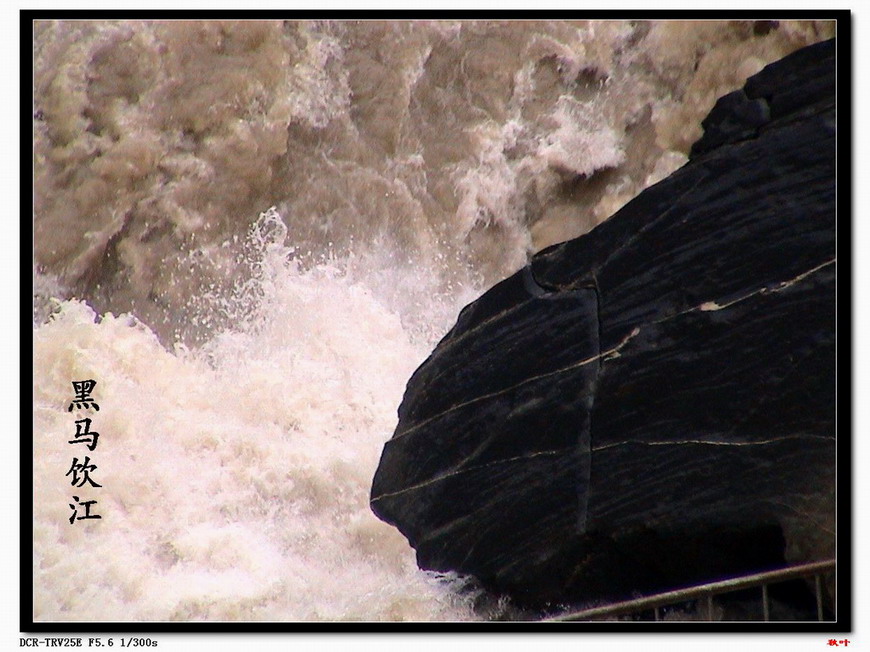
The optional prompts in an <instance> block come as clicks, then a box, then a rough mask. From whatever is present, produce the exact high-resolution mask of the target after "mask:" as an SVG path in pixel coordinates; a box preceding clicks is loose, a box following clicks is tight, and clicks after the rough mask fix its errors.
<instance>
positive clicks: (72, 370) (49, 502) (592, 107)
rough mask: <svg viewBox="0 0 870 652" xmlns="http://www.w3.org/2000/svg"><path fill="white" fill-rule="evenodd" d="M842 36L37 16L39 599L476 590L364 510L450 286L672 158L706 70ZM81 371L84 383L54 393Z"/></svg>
mask: <svg viewBox="0 0 870 652" xmlns="http://www.w3.org/2000/svg"><path fill="white" fill-rule="evenodd" d="M833 35H834V26H833V24H832V23H811V22H789V21H781V22H777V21H754V22H753V21H745V22H734V21H728V22H721V21H701V22H695V21H679V22H677V21H670V22H668V21H666V22H648V21H613V22H607V21H603V22H602V21H578V22H560V21H547V22H533V21H411V22H409V21H313V22H298V21H293V20H287V21H263V22H260V21H226V22H218V21H198V22H191V21H163V22H161V21H153V22H152V21H147V22H146V21H132V22H92V21H70V22H64V21H61V22H52V21H40V22H37V23H36V24H35V25H34V69H35V70H34V72H35V74H34V107H33V110H34V122H33V126H34V302H33V328H34V413H33V415H34V432H33V446H34V447H33V457H34V462H33V469H34V494H33V496H34V504H35V509H34V512H35V513H34V548H35V551H34V553H35V554H34V565H33V581H34V605H33V613H34V617H35V619H37V620H62V621H76V620H113V621H114V620H119V621H122V620H177V619H181V620H240V619H242V620H278V621H292V620H348V619H354V620H463V619H479V618H483V617H494V616H495V615H498V614H497V613H496V612H497V611H498V610H497V609H495V610H493V609H492V608H490V609H489V610H488V611H487V613H482V612H480V611H477V612H475V611H474V610H473V609H472V606H471V605H472V601H473V597H474V593H473V592H469V591H467V590H466V591H463V590H461V587H462V586H463V585H464V584H463V582H462V581H461V580H460V579H457V578H444V577H436V576H432V575H427V574H426V573H423V572H421V571H419V570H418V569H417V568H416V565H415V563H414V555H413V551H412V550H411V549H410V548H409V547H408V545H407V543H406V541H405V540H404V538H403V537H402V536H401V535H400V534H398V533H397V532H396V531H395V530H394V529H393V528H391V527H389V526H387V525H385V524H383V523H381V522H380V521H378V520H377V519H376V518H375V517H374V516H373V515H372V514H371V512H370V510H369V507H368V492H369V487H370V482H371V477H372V475H373V473H374V469H375V467H376V465H377V461H378V458H379V455H380V451H381V447H382V446H383V443H384V441H385V440H386V439H388V438H389V437H390V435H391V434H392V430H393V428H394V427H395V423H396V408H397V407H398V405H399V403H400V401H401V397H402V392H403V389H404V385H405V382H406V381H407V379H408V377H409V376H410V374H411V373H412V372H413V370H414V369H415V368H416V366H417V365H418V364H419V363H420V362H422V361H423V360H424V359H425V358H426V356H427V355H428V354H429V352H430V351H431V349H432V347H433V346H434V344H435V343H436V342H437V341H438V339H440V337H441V336H442V335H443V334H444V333H445V332H446V331H447V330H448V329H449V328H450V326H451V325H452V324H453V321H454V320H455V318H456V315H457V314H458V312H459V310H460V309H461V308H462V306H464V305H465V304H466V303H468V302H469V301H471V300H473V299H474V298H475V297H476V296H478V295H479V294H480V293H481V292H482V291H484V290H485V289H486V288H487V287H488V286H489V285H491V284H492V283H494V282H495V281H497V280H499V279H500V278H503V277H504V276H506V275H507V274H509V273H511V272H513V271H514V270H516V269H517V268H519V267H520V266H522V265H523V264H524V263H525V261H526V260H527V259H528V256H529V255H531V254H532V253H534V252H535V251H538V250H540V249H541V248H543V247H545V246H547V245H549V244H553V243H555V242H559V241H561V240H564V239H568V238H571V237H576V236H578V235H581V234H582V233H585V232H587V231H588V230H590V229H591V228H593V227H594V226H595V225H596V224H598V223H600V222H601V221H603V220H605V219H606V218H607V217H608V216H609V215H611V214H612V213H613V212H614V211H615V210H617V209H618V208H619V207H620V206H621V205H623V204H624V203H625V202H626V201H628V200H630V199H631V198H632V197H633V196H635V195H636V194H637V193H638V192H640V190H642V189H643V188H644V187H646V186H648V185H650V184H652V183H655V182H656V181H657V180H659V179H661V178H663V177H664V176H666V175H667V174H668V173H670V172H671V171H673V170H674V169H676V168H678V167H679V166H681V165H682V164H683V163H684V162H685V161H686V155H687V153H688V150H689V148H690V146H691V144H692V142H693V141H694V140H695V139H696V138H697V137H698V136H699V135H700V134H701V126H700V121H701V119H702V118H703V117H704V115H706V113H707V112H708V111H709V109H710V108H711V107H712V106H713V104H714V102H715V100H716V98H717V97H719V96H721V95H722V94H724V93H726V92H729V91H731V90H734V89H735V88H738V87H740V86H741V85H742V84H743V82H744V80H745V78H746V77H747V76H749V75H751V74H753V73H755V72H757V71H758V70H760V69H761V68H762V67H763V66H764V65H765V64H767V63H769V62H771V61H773V60H776V59H778V58H780V57H782V56H784V55H785V54H788V53H789V52H792V51H793V50H795V49H797V48H799V47H802V46H804V45H806V44H809V43H812V42H816V41H819V40H822V39H825V38H829V37H831V36H833ZM85 379H92V380H95V381H96V385H95V387H94V390H93V398H94V399H95V400H96V401H97V403H98V404H99V407H100V410H99V411H95V410H93V409H91V410H77V409H74V410H73V411H69V410H68V406H69V404H70V402H71V401H72V399H73V398H74V392H73V385H72V382H74V381H80V380H85ZM85 418H89V419H91V422H90V424H89V427H90V430H91V431H95V432H98V433H99V439H98V443H97V445H96V446H95V447H94V448H93V450H90V449H89V448H88V447H87V445H86V444H85V443H82V442H79V443H73V444H71V443H68V442H69V441H70V440H74V439H76V432H77V427H78V428H81V427H82V424H81V423H80V424H79V425H78V426H77V425H76V421H80V422H81V421H82V420H84V419H85ZM85 456H87V457H88V461H87V462H85V459H84V458H85ZM75 464H78V465H80V466H79V468H78V469H73V468H72V467H74V466H75ZM88 465H92V466H95V468H92V469H91V470H90V473H89V477H90V479H91V480H93V482H94V483H96V484H99V485H101V486H99V487H97V486H94V484H92V483H91V482H90V481H88V480H86V479H85V473H84V467H87V466H88ZM71 471H72V472H71ZM73 496H76V497H77V498H76V499H74V498H73ZM90 500H96V501H97V502H96V503H94V504H92V505H91V507H90V509H91V510H92V512H93V513H94V514H99V515H100V516H101V517H102V518H100V519H83V520H74V521H73V523H70V520H69V519H70V517H71V516H74V511H73V510H74V507H75V508H77V511H76V512H75V514H77V515H78V516H81V515H83V514H84V513H85V511H84V510H85V508H84V507H83V506H82V503H84V502H87V501H90ZM70 504H73V505H74V507H70Z"/></svg>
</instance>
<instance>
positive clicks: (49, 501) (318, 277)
mask: <svg viewBox="0 0 870 652" xmlns="http://www.w3.org/2000/svg"><path fill="white" fill-rule="evenodd" d="M276 219H277V215H276V214H275V213H274V212H269V213H267V214H264V215H263V216H262V217H261V220H260V222H259V223H258V225H257V227H256V228H255V229H254V230H253V231H252V233H253V234H258V236H259V237H263V239H262V240H261V241H260V242H259V243H258V249H257V250H258V251H259V255H260V257H259V260H258V261H257V264H258V266H259V268H260V269H261V275H260V279H259V284H260V285H259V296H260V299H259V301H257V302H255V303H254V304H252V303H251V302H250V301H248V300H247V299H246V300H241V301H240V302H239V303H238V304H237V306H236V309H237V310H238V313H237V316H241V315H243V314H244V315H245V318H244V319H240V321H239V326H238V327H237V328H235V329H230V330H227V331H225V332H223V333H221V334H220V335H218V336H217V337H215V338H214V339H213V340H212V341H211V342H210V343H209V344H208V345H207V346H205V347H203V348H202V350H200V351H197V352H195V353H192V352H189V351H186V350H185V349H184V348H183V347H181V348H179V349H178V350H177V351H175V352H170V351H167V350H165V349H164V348H163V347H161V345H160V343H159V342H158V340H157V337H156V336H155V335H154V334H153V333H152V332H151V331H150V330H149V329H147V328H146V327H145V326H143V325H142V324H141V323H139V322H138V321H137V320H135V319H134V318H132V317H129V316H120V317H115V316H112V315H104V316H102V317H99V316H97V315H96V314H95V313H94V312H93V310H91V309H90V308H89V307H88V306H87V305H86V304H84V303H82V302H79V301H66V302H63V303H61V304H60V306H59V308H58V310H57V311H56V312H55V314H54V315H53V317H52V318H51V320H50V321H49V322H48V323H46V324H44V325H42V326H39V327H38V328H37V329H36V331H35V345H36V348H35V377H36V378H38V379H39V380H38V382H37V383H36V385H35V387H34V391H35V401H34V417H35V422H34V450H35V455H34V457H35V462H34V497H35V504H36V508H35V512H36V513H35V532H36V535H35V538H34V547H35V558H34V616H35V618H36V619H37V620H83V619H109V620H142V619H149V620H172V619H185V620H188V619H190V620H198V619H203V620H215V619H254V620H263V619H265V620H309V619H314V620H322V619H325V620H344V619H364V620H380V619H387V620H393V619H398V620H406V619H415V620H431V619H436V620H437V619H450V620H455V619H466V618H470V617H471V614H470V611H469V610H468V608H467V607H466V606H464V605H463V602H462V600H461V599H459V598H458V597H456V595H455V594H454V593H453V592H452V591H450V590H449V588H447V587H446V586H445V585H443V583H440V582H436V581H435V580H434V579H431V578H429V577H428V576H427V575H425V574H424V573H422V572H421V571H419V570H418V569H417V568H416V565H415V563H414V555H413V551H412V550H411V549H410V548H409V547H408V545H407V542H406V541H405V540H404V538H403V537H402V536H401V535H400V534H398V532H396V531H395V530H394V529H393V528H392V527H390V526H388V525H386V524H384V523H382V522H380V521H378V520H377V519H376V518H375V516H374V515H373V514H372V513H371V511H370V509H369V506H368V492H369V487H370V483H371V477H372V475H373V473H374V469H375V467H376V465H377V461H378V458H379V455H380V450H381V447H382V445H383V441H384V440H385V439H386V438H387V437H388V436H389V434H390V433H391V432H392V430H393V428H394V427H395V420H396V416H395V409H396V406H397V405H398V402H399V400H400V398H401V394H402V391H403V388H404V383H405V381H406V379H407V377H408V376H409V375H410V374H411V372H412V371H413V369H414V368H415V367H416V366H417V365H418V364H419V363H420V362H421V361H422V359H423V358H424V357H425V356H426V355H427V354H428V352H429V350H430V348H431V346H432V345H433V344H434V342H433V339H432V337H433V335H434V334H435V333H436V332H439V333H440V332H443V330H446V328H447V327H448V326H449V324H447V323H446V322H445V321H444V315H443V314H439V310H441V311H446V312H451V313H452V312H453V311H455V310H458V306H450V308H449V310H447V309H446V307H444V306H442V307H441V308H440V309H435V310H433V311H432V312H430V313H428V317H429V318H430V319H434V320H435V322H436V324H432V323H430V324H429V328H430V331H429V332H428V333H425V334H424V332H423V331H422V330H421V329H420V328H411V327H410V324H409V326H406V325H403V320H402V315H401V314H399V313H398V312H396V311H395V310H394V309H391V308H389V307H388V306H387V304H389V303H393V304H394V305H396V304H397V303H400V302H401V301H402V300H403V299H402V297H401V296H397V295H395V294H394V295H393V296H392V297H387V298H385V299H382V297H381V296H379V288H380V287H382V286H383V283H384V279H383V278H382V277H380V276H379V274H377V273H375V274H373V275H372V278H373V282H371V283H369V282H368V278H367V275H366V273H365V271H364V270H365V269H372V271H375V270H374V264H373V263H371V262H368V263H367V264H368V265H371V267H368V268H366V266H365V265H363V263H362V262H361V261H356V262H353V261H348V260H343V261H340V260H333V261H324V262H323V263H322V264H319V265H315V266H313V267H311V268H310V269H308V270H306V271H302V270H300V269H299V267H298V265H296V264H293V263H292V262H291V261H290V260H288V253H289V252H290V250H289V249H288V248H285V247H283V246H282V245H281V244H280V243H281V242H282V240H283V235H284V231H282V230H281V229H280V228H279V229H277V230H273V231H269V228H268V227H269V225H270V224H272V225H274V224H276V222H275V220H276ZM277 223H278V224H280V220H279V221H278V222H277ZM264 233H267V234H268V235H267V236H263V234H264ZM252 237H254V236H252ZM380 273H381V274H387V275H390V274H392V275H393V276H394V277H395V274H401V273H402V272H395V271H392V270H380ZM405 273H407V272H405ZM417 280H418V281H419V282H422V281H421V279H419V278H418V279H417ZM405 299H408V297H405ZM410 299H411V303H414V301H413V297H410ZM405 309H406V312H408V313H412V312H413V313H414V314H415V315H416V317H415V318H416V319H425V318H426V316H427V315H424V314H420V313H419V308H418V306H413V307H412V306H406V307H405ZM424 309H425V308H424ZM245 313H247V314H245ZM418 325H419V324H418ZM442 329H443V330H442ZM83 378H93V379H95V380H97V386H96V389H95V391H94V396H95V398H97V399H98V402H99V404H100V407H101V409H100V411H99V412H98V413H94V414H92V415H91V417H92V421H93V426H92V429H93V430H96V431H98V432H99V433H100V439H99V444H98V447H97V448H96V449H95V450H94V451H93V452H92V453H90V457H91V461H92V462H94V463H96V464H97V466H98V468H97V469H96V470H95V471H94V473H93V476H92V477H94V478H95V479H96V480H97V481H98V482H99V483H100V484H102V485H103V487H102V488H91V487H89V486H86V487H84V488H81V489H78V488H73V487H71V486H70V485H69V482H68V481H69V478H67V477H64V473H65V472H66V471H67V469H68V468H69V465H70V461H71V458H72V457H73V455H78V454H79V453H80V452H81V451H80V450H78V448H76V447H74V446H71V445H69V444H67V441H68V440H69V439H70V436H69V435H71V434H74V433H75V426H74V419H75V417H74V416H73V415H71V414H70V413H69V412H67V411H66V406H67V404H68V403H69V399H70V397H71V385H70V382H71V381H73V380H79V379H83ZM74 449H75V450H74ZM79 457H81V455H79ZM76 492H85V494H82V495H87V496H88V497H89V498H92V499H97V500H98V506H99V512H100V513H101V515H102V520H100V521H77V522H76V523H75V524H74V525H70V524H69V522H68V520H67V519H68V517H69V515H70V509H69V507H68V503H69V502H71V495H72V494H74V493H76Z"/></svg>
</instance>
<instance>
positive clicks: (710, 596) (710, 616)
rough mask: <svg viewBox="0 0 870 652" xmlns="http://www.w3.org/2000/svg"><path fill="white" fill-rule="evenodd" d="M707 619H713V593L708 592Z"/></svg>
mask: <svg viewBox="0 0 870 652" xmlns="http://www.w3.org/2000/svg"><path fill="white" fill-rule="evenodd" d="M707 620H713V594H712V593H708V594H707Z"/></svg>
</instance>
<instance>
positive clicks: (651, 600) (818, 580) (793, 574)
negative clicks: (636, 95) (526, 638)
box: [548, 560, 837, 622]
mask: <svg viewBox="0 0 870 652" xmlns="http://www.w3.org/2000/svg"><path fill="white" fill-rule="evenodd" d="M836 563H837V562H836V561H835V560H828V561H817V562H812V563H809V564H801V565H798V566H789V567H786V568H781V569H778V570H773V571H766V572H764V573H754V574H752V575H743V576H741V577H735V578H732V579H727V580H722V581H719V582H710V583H708V584H699V585H697V586H692V587H689V588H685V589H679V590H676V591H667V592H666V593H657V594H656V595H650V596H647V597H644V598H637V599H635V600H626V601H624V602H615V603H613V604H609V605H604V606H602V607H593V608H591V609H583V610H582V611H575V612H572V613H567V614H562V615H561V616H557V617H555V618H549V619H548V621H549V622H562V621H577V620H594V619H599V618H608V617H615V616H626V615H630V614H637V613H640V612H644V611H653V612H654V618H655V620H660V619H661V608H662V607H666V606H671V605H675V604H679V603H682V602H689V601H692V600H699V599H700V600H704V601H705V603H706V609H705V613H706V620H713V597H714V596H717V595H722V594H723V593H732V592H734V591H743V590H745V589H751V588H754V587H758V586H760V587H761V600H762V605H763V606H762V609H763V618H764V620H765V621H767V620H770V600H769V597H768V589H767V587H768V586H770V585H771V584H779V583H780V582H786V581H788V580H794V579H800V578H806V577H813V578H814V579H815V582H814V589H815V596H816V618H817V619H818V620H820V621H821V620H824V609H823V607H822V577H823V576H824V575H827V574H828V573H833V572H834V571H835V569H836Z"/></svg>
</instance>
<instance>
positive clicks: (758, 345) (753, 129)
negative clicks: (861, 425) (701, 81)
mask: <svg viewBox="0 0 870 652" xmlns="http://www.w3.org/2000/svg"><path fill="white" fill-rule="evenodd" d="M833 91H834V43H833V42H827V43H821V44H818V45H815V46H811V47H810V48H805V49H804V50H801V51H798V52H796V53H795V54H793V55H790V56H789V57H786V58H785V59H783V60H781V61H779V62H777V63H775V64H772V65H771V66H768V67H767V68H765V69H764V70H763V71H761V72H760V73H759V74H758V75H756V76H754V77H752V78H751V79H750V80H749V81H748V82H747V84H746V86H745V87H744V89H743V90H741V91H737V92H735V93H732V94H730V95H727V96H725V97H724V98H722V99H721V100H720V102H719V103H718V104H717V105H716V107H715V108H714V109H713V110H712V111H711V113H710V116H709V117H708V118H707V120H706V121H705V122H704V127H705V134H704V137H703V138H702V139H701V140H699V141H698V142H697V143H696V144H695V146H694V147H693V150H692V157H691V159H690V161H689V163H688V164H687V165H686V166H684V167H683V168H682V169H680V170H678V171H677V172H675V173H674V174H672V175H671V176H670V177H668V178H667V179H665V180H664V181H662V182H661V183H659V184H657V185H655V186H653V187H651V188H649V189H647V190H646V191H644V192H643V193H641V194H640V195H639V196H638V197H637V198H636V199H635V200H633V201H632V202H630V203H629V204H627V205H626V206H625V207H624V208H623V209H622V210H620V211H619V212H618V213H616V214H615V215H614V216H613V217H611V218H610V219H609V220H608V221H606V222H605V223H603V224H602V225H600V226H599V227H598V228H596V229H595V230H593V231H592V232H590V233H589V234H587V235H585V236H583V237H580V238H577V239H575V240H571V241H568V242H565V243H562V244H559V245H556V246H553V247H550V248H549V249H547V250H544V251H542V252H541V253H539V254H538V255H536V256H535V257H534V259H533V260H532V261H531V263H530V264H529V266H527V267H526V268H525V269H523V270H521V271H520V272H518V273H517V274H515V275H514V276H512V277H510V278H508V279H506V280H505V281H503V282H501V283H500V284H498V285H496V286H495V287H493V288H492V289H491V290H490V291H488V292H487V293H486V294H484V295H483V296H482V297H481V298H480V299H478V300H477V301H475V302H474V303H472V304H471V305H469V306H467V307H466V308H465V309H464V310H463V311H462V313H461V314H460V316H459V319H458V321H457V324H456V325H455V326H454V328H453V329H452V330H451V331H450V333H448V334H447V336H446V337H445V338H444V339H443V340H442V341H441V343H440V344H439V345H438V347H437V348H436V349H435V351H434V352H433V353H432V355H431V356H430V358H429V359H428V360H427V361H426V362H425V363H424V364H423V365H422V366H421V367H420V368H419V369H418V370H417V371H416V372H415V374H414V375H413V377H412V378H411V379H410V381H409V383H408V386H407V390H406V393H405V397H404V400H403V402H402V405H401V407H400V409H399V425H398V427H397V429H396V432H395V434H394V436H393V438H392V439H391V440H390V441H388V442H387V444H386V445H385V447H384V451H383V455H382V458H381V462H380V465H379V467H378V470H377V473H376V475H375V478H374V484H373V487H372V508H373V509H374V511H375V513H376V514H377V515H378V516H379V517H380V518H382V519H383V520H385V521H387V522H389V523H392V524H394V525H395V526H396V527H397V528H398V529H399V530H400V531H401V532H402V533H403V534H404V535H405V536H406V537H407V538H408V540H409V542H410V543H411V545H412V546H413V547H414V548H415V549H416V551H417V558H418V562H419V564H420V566H421V567H422V568H426V569H434V570H441V571H448V570H451V571H459V572H462V573H468V574H471V575H473V576H475V577H476V578H478V579H479V580H480V581H481V582H482V583H483V584H484V585H485V586H487V587H488V588H490V589H491V590H494V591H497V592H502V593H507V594H509V595H511V596H512V597H513V598H514V599H515V601H516V602H517V603H518V604H529V605H544V604H548V603H549V604H568V603H583V602H586V603H589V602H595V601H601V600H609V599H619V598H626V597H632V596H635V595H638V594H645V593H650V592H654V591H656V590H664V589H670V588H674V587H679V586H683V585H688V584H692V583H698V582H703V581H710V580H715V579H719V578H722V577H724V576H729V575H736V574H740V573H743V572H751V571H755V570H762V569H768V568H770V567H773V566H778V565H782V564H784V563H785V562H786V561H787V560H788V561H801V560H807V558H808V557H819V556H820V555H826V554H831V552H832V546H833V533H832V529H833V503H832V500H833V498H832V496H833V483H834V467H835V428H834V404H835V395H834V386H835V383H834V330H835V329H834V318H835V279H836V275H835V274H836V253H835V233H836V225H835V204H834V201H835V169H834V164H835V127H834V125H835V113H834V94H833ZM809 532H813V533H815V534H814V535H813V536H814V537H815V538H814V539H813V541H814V543H813V545H804V544H805V542H803V541H802V539H804V538H806V537H807V536H808V535H807V533H809ZM819 532H823V533H825V532H827V533H829V534H830V536H822V537H821V538H820V537H819V536H818V533H819ZM819 540H821V541H822V544H821V545H819V544H818V541H819ZM827 546H830V550H829V549H828V547H827Z"/></svg>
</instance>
